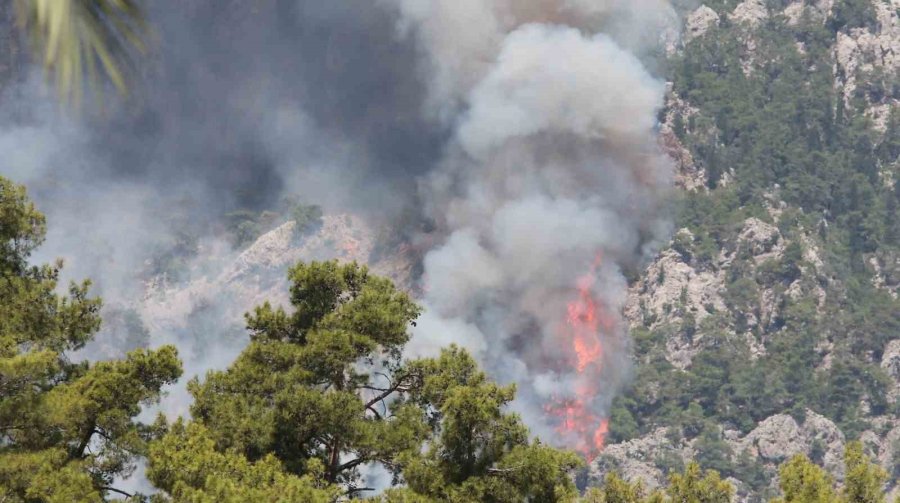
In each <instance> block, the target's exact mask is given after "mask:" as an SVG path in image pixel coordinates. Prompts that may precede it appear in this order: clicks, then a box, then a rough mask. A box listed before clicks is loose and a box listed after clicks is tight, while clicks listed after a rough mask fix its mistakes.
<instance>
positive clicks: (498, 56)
mask: <svg viewBox="0 0 900 503" xmlns="http://www.w3.org/2000/svg"><path fill="white" fill-rule="evenodd" d="M147 6H148V8H149V9H150V11H149V17H150V19H149V21H150V24H151V25H152V26H153V27H154V28H155V31H156V37H155V39H156V41H157V44H156V46H155V47H156V50H155V52H154V53H153V54H152V56H151V58H150V61H149V62H148V63H147V64H146V65H145V69H144V71H143V75H142V79H141V81H140V82H139V84H138V85H137V87H136V88H135V89H134V96H133V99H132V100H130V101H128V102H123V103H113V104H110V105H109V106H108V107H107V110H106V111H105V112H104V113H101V114H97V113H92V112H87V113H84V114H82V115H81V116H73V115H72V114H69V113H66V112H65V111H62V110H60V109H59V108H58V107H55V106H54V105H53V104H52V100H53V97H52V93H47V92H46V91H45V90H43V86H42V85H41V84H40V79H36V78H33V77H31V76H30V75H27V74H23V75H20V80H19V82H18V84H17V85H8V86H7V88H6V89H5V91H4V92H3V94H2V98H0V100H2V101H0V149H2V150H0V151H2V152H4V157H3V158H2V159H0V173H2V174H3V175H5V176H10V177H11V178H13V179H14V180H16V181H18V182H22V183H26V184H27V185H28V187H29V189H30V190H31V192H32V194H33V196H34V197H35V199H36V200H37V202H38V204H39V206H40V208H41V209H42V210H44V211H45V212H46V213H47V214H48V218H49V221H50V234H49V236H48V242H47V245H46V246H45V247H44V248H43V249H42V256H41V257H37V258H38V259H41V260H46V259H49V258H51V257H56V256H63V257H66V258H67V260H68V274H69V276H70V277H73V278H81V277H86V276H87V277H91V278H93V279H94V280H95V283H97V287H98V293H99V294H101V295H103V296H104V297H105V298H106V299H107V303H113V304H114V303H125V304H128V303H133V302H137V301H139V300H140V299H141V296H142V295H144V284H143V281H144V280H146V277H145V276H144V275H143V272H145V270H146V261H147V260H148V259H149V258H150V257H151V256H152V255H153V254H154V253H156V252H157V251H159V250H166V249H167V248H171V247H172V246H174V244H175V243H176V241H177V239H178V235H179V233H181V234H183V233H187V234H191V235H195V236H199V237H200V238H201V242H202V243H203V246H204V251H203V252H202V253H206V254H209V255H214V256H222V257H228V256H231V255H232V254H233V253H234V252H233V251H232V250H228V249H227V247H225V246H224V245H223V243H222V241H221V239H219V237H220V236H219V234H220V232H219V231H220V229H219V228H218V225H219V222H220V221H221V216H222V215H223V214H224V213H226V212H228V211H231V210H233V209H236V208H252V209H264V208H267V207H271V206H273V205H274V204H275V203H276V202H277V201H278V200H279V198H281V197H282V196H284V195H286V194H297V195H299V196H300V198H301V199H302V200H304V201H306V202H310V203H317V204H321V205H323V206H324V207H325V208H326V210H341V211H352V212H356V213H359V214H364V215H367V216H368V217H369V218H371V219H372V220H373V221H375V222H385V221H391V220H392V219H394V218H396V217H397V215H398V214H399V213H400V212H401V211H405V212H407V213H408V212H409V211H410V210H412V212H413V213H414V214H415V215H416V219H414V221H418V220H421V221H426V222H428V223H429V226H428V232H427V233H425V232H420V233H418V235H414V234H416V233H417V231H419V230H420V229H418V228H415V229H408V230H407V232H408V235H409V237H410V239H411V240H412V241H413V242H414V245H415V246H416V247H417V249H419V250H421V251H422V253H423V265H424V271H425V275H424V277H423V279H422V284H423V287H424V290H425V292H426V293H425V294H424V301H425V303H426V306H427V308H428V311H427V312H426V314H425V315H424V317H423V319H422V320H421V323H419V328H420V331H419V333H418V334H417V336H416V338H415V340H414V343H413V347H412V352H413V353H425V352H431V351H434V350H435V349H436V348H437V347H438V346H443V345H447V344H449V343H451V342H456V343H459V344H461V345H464V346H466V347H468V348H470V349H471V350H472V351H473V352H475V353H476V354H477V355H478V356H479V357H480V358H481V359H482V361H483V362H484V363H485V365H486V366H487V367H488V369H489V370H490V371H491V372H492V373H493V374H494V375H495V376H497V377H498V378H501V379H503V380H505V381H510V382H518V383H520V390H521V396H522V399H521V401H520V402H519V403H518V405H517V407H519V408H520V410H521V411H523V412H524V413H525V416H526V419H527V420H528V421H529V423H530V424H531V425H532V426H534V427H536V428H537V429H538V431H539V432H540V433H541V434H542V436H544V437H547V438H553V437H556V436H557V433H556V432H555V431H554V430H553V426H554V424H553V420H552V418H551V419H548V418H547V415H546V414H545V412H544V410H543V408H544V407H545V406H546V404H547V402H548V400H550V399H552V398H553V397H552V396H551V395H552V394H553V393H552V392H551V391H552V390H557V391H558V390H559V389H563V390H567V391H573V390H577V389H581V388H583V386H582V385H581V384H579V381H580V380H581V381H583V380H584V379H585V378H586V377H585V376H584V375H580V374H579V373H577V372H574V371H572V370H571V365H570V363H571V358H572V354H571V348H570V347H567V346H566V345H565V344H563V343H561V342H560V341H561V339H560V338H559V334H560V332H561V331H562V330H564V326H563V325H564V322H565V319H564V318H565V313H566V309H567V303H569V302H570V301H571V300H572V299H573V297H577V292H576V287H577V286H578V280H579V278H580V277H582V276H583V275H585V274H589V275H592V277H593V283H592V285H591V287H590V289H591V295H592V296H593V297H594V298H596V299H597V300H598V301H599V303H600V304H601V305H602V306H603V310H604V312H605V313H607V314H608V316H607V317H608V318H609V320H611V321H609V323H607V325H606V327H607V330H605V332H604V335H603V337H604V343H605V346H606V347H605V349H606V353H605V356H604V358H603V362H602V366H601V367H602V371H600V373H596V374H591V378H597V379H602V380H603V386H602V391H601V392H600V393H599V394H598V395H597V396H596V397H595V398H596V401H594V402H593V403H592V404H591V408H592V409H595V410H596V411H597V413H598V414H602V413H604V412H605V411H606V408H607V406H608V402H609V400H610V399H611V397H612V395H613V393H614V392H615V390H616V389H617V387H618V386H619V385H620V384H621V382H622V381H623V380H624V379H625V378H626V376H627V367H626V366H625V365H624V364H623V363H622V362H624V361H626V358H624V355H625V353H626V349H627V337H626V335H625V331H624V327H623V326H622V324H621V321H620V320H619V312H620V308H621V305H622V303H623V302H624V294H625V288H626V286H625V280H624V278H623V276H622V274H621V272H620V269H621V268H622V267H623V266H631V265H633V264H634V263H636V262H638V261H639V260H640V259H641V258H642V257H643V256H644V255H645V254H646V253H647V250H648V249H650V248H652V246H653V243H655V242H656V241H657V240H659V239H661V238H662V237H663V236H665V233H666V232H667V230H668V228H667V222H666V220H665V218H663V217H664V215H662V212H661V211H660V209H661V208H660V205H661V204H662V200H663V196H664V193H665V191H666V189H667V187H668V186H669V173H668V169H669V168H668V165H667V164H666V162H665V161H664V160H663V157H662V156H661V155H660V154H659V152H658V149H657V148H656V143H655V139H654V125H655V117H656V112H657V109H658V108H659V107H660V106H661V105H662V94H663V85H662V83H661V82H659V81H658V80H656V79H654V78H653V77H652V76H651V75H650V74H649V73H648V71H647V70H645V63H644V62H645V60H648V59H649V58H650V57H651V56H652V55H653V54H654V53H656V52H658V50H659V42H660V40H659V34H660V33H662V32H664V31H665V30H668V29H671V27H672V26H673V20H674V17H675V15H674V13H673V10H672V9H671V7H670V6H669V4H668V2H666V1H664V0H639V1H626V0H377V1H374V2H373V1H371V0H341V1H332V2H322V1H318V0H259V1H254V2H237V1H218V0H189V1H186V0H158V1H155V2H147ZM7 28H8V27H7ZM598 255H600V256H602V260H601V262H600V265H599V266H598V267H597V268H596V269H595V270H593V272H592V267H593V265H592V264H594V263H595V260H596V259H597V257H598ZM223 262H225V260H223ZM204 264H205V265H204V266H203V267H206V268H213V269H214V268H215V264H216V261H215V260H213V261H209V260H207V261H205V262H204ZM210 264H213V265H210ZM208 272H209V271H208V270H206V271H204V270H201V271H199V272H198V274H201V273H203V274H205V273H208ZM213 274H215V271H213ZM249 307H251V306H236V305H232V304H231V303H230V301H229V300H228V299H223V300H222V305H214V306H209V308H208V310H207V311H206V312H207V313H212V314H208V315H200V316H197V317H195V318H196V319H197V320H199V321H197V323H195V325H192V326H190V327H187V328H186V329H185V330H183V331H179V332H177V333H154V332H153V331H152V330H151V334H150V339H151V342H152V343H161V342H175V343H177V344H178V345H179V346H180V347H181V349H182V352H183V354H184V355H186V356H188V358H189V360H188V362H187V368H186V370H187V372H186V374H187V375H186V377H190V376H192V375H194V374H196V373H198V372H202V371H205V370H206V369H209V368H221V367H224V366H225V365H227V364H228V363H229V362H230V358H231V357H232V356H233V355H234V354H235V353H236V352H237V351H239V350H240V347H239V344H240V342H239V341H237V339H235V338H234V337H231V336H229V337H225V338H222V337H220V334H222V333H230V332H231V331H232V330H233V327H232V326H230V325H229V326H224V323H223V325H222V326H219V325H217V324H216V323H215V322H214V319H218V318H219V317H221V315H222V313H224V312H226V311H229V312H232V311H236V312H238V314H239V313H240V312H242V311H244V310H246V309H248V308H249ZM228 318H229V321H230V319H231V318H233V317H228ZM216 344H220V345H229V347H228V348H220V349H219V350H216V351H207V349H208V348H209V347H212V346H213V345H216ZM231 345H235V346H234V347H232V346H231ZM567 365H568V367H567ZM567 369H568V370H567ZM181 398H185V397H181ZM177 410H178V411H182V410H183V404H180V405H179V407H178V408H177ZM563 440H564V441H566V442H570V441H571V439H563Z"/></svg>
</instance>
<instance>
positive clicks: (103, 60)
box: [15, 0, 147, 105]
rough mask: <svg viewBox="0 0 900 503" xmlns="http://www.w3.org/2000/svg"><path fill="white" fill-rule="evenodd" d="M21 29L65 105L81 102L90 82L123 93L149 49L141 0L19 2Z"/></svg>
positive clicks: (47, 0)
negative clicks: (136, 61)
mask: <svg viewBox="0 0 900 503" xmlns="http://www.w3.org/2000/svg"><path fill="white" fill-rule="evenodd" d="M15 2H16V14H17V18H18V22H19V25H20V26H21V27H22V28H24V29H25V31H26V32H27V34H28V36H29V39H30V40H31V42H32V45H33V47H34V49H35V54H36V55H37V56H39V57H40V60H41V62H42V64H43V66H44V68H45V69H46V70H47V71H48V74H49V75H53V76H54V78H55V80H56V88H57V91H58V93H59V97H60V99H61V100H62V101H64V102H74V103H75V104H76V105H77V104H78V103H79V102H80V99H81V96H82V92H83V89H82V86H83V83H84V82H88V83H89V84H90V85H91V86H92V87H94V89H97V90H99V89H101V88H102V77H101V74H100V70H102V72H103V74H104V75H105V78H106V79H108V81H109V82H111V83H112V84H113V85H114V86H115V88H116V89H117V90H118V91H119V92H120V93H122V94H127V92H128V81H129V78H130V76H131V74H132V72H133V70H134V64H133V56H134V55H135V54H139V53H143V52H144V51H145V49H146V45H145V39H146V36H147V26H146V24H145V22H144V15H143V12H142V10H141V9H140V7H139V6H138V5H137V2H136V1H135V0H15Z"/></svg>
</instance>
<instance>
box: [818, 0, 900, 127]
mask: <svg viewBox="0 0 900 503" xmlns="http://www.w3.org/2000/svg"><path fill="white" fill-rule="evenodd" d="M873 5H874V7H875V12H876V17H877V26H875V27H874V28H869V27H865V28H854V29H852V30H850V32H849V33H838V36H837V41H836V43H835V47H834V52H835V59H836V60H837V66H838V70H839V75H840V76H842V77H843V79H842V80H839V84H842V85H843V88H844V98H845V100H849V99H850V98H851V97H852V96H853V93H854V92H855V91H856V87H857V83H856V78H857V75H858V74H859V73H862V74H870V73H872V72H873V71H875V70H876V69H877V70H880V71H882V72H884V75H887V76H888V78H890V76H892V75H896V74H897V72H898V71H900V0H889V1H888V0H885V1H876V2H873ZM896 105H897V103H896V102H894V101H889V102H878V101H876V102H872V103H870V107H869V108H868V110H867V113H868V114H869V115H870V116H871V117H872V119H873V122H874V125H875V127H876V128H879V129H882V130H883V129H884V127H885V124H886V121H887V118H888V116H889V114H890V110H891V108H892V107H895V106H896Z"/></svg>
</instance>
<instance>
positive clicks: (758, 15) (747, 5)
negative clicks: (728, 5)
mask: <svg viewBox="0 0 900 503" xmlns="http://www.w3.org/2000/svg"><path fill="white" fill-rule="evenodd" d="M767 17H769V10H768V9H767V8H766V2H765V1H764V0H744V1H743V2H741V3H740V4H738V5H737V7H735V8H734V10H733V11H732V12H731V14H729V15H728V19H729V20H730V21H731V22H732V23H735V24H745V25H747V26H748V27H751V28H755V27H757V26H759V24H760V23H762V22H763V21H764V20H765V19H766V18H767Z"/></svg>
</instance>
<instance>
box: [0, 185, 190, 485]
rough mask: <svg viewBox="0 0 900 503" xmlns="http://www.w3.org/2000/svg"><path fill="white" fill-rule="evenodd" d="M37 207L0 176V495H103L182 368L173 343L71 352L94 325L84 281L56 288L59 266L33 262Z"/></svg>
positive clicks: (94, 302)
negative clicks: (115, 355) (150, 410)
mask: <svg viewBox="0 0 900 503" xmlns="http://www.w3.org/2000/svg"><path fill="white" fill-rule="evenodd" d="M44 232H45V223H44V217H43V215H42V214H41V213H40V212H38V211H37V210H36V209H35V208H34V206H33V205H32V204H31V203H30V202H29V200H28V198H27V196H26V194H25V189H24V188H23V187H20V186H17V185H15V184H13V183H11V182H10V181H9V180H7V179H5V178H2V177H0V500H2V501H60V502H62V501H66V502H68V501H101V500H102V499H103V497H104V496H105V495H107V494H108V493H110V492H113V493H115V492H118V491H117V490H116V489H115V488H113V487H111V484H112V482H113V479H114V478H115V477H118V476H123V475H127V474H128V473H130V471H131V470H132V469H133V462H134V460H135V458H136V457H137V456H139V455H142V454H143V453H144V452H145V447H146V443H145V441H146V439H147V438H148V435H149V429H148V428H146V427H144V426H142V425H140V424H138V423H136V422H135V421H134V416H135V415H137V413H138V412H139V411H140V405H141V404H143V403H148V402H150V401H152V400H154V399H156V398H157V397H158V396H159V393H160V389H161V388H162V386H164V385H165V384H168V383H171V382H173V381H175V379H177V378H178V376H179V375H180V374H181V366H180V362H179V361H178V358H177V355H176V352H175V349H174V348H173V347H163V348H161V349H159V350H158V351H145V350H138V351H134V352H132V353H130V354H129V355H128V357H127V358H126V359H125V360H122V361H109V362H100V363H97V364H93V365H90V364H88V363H85V362H72V361H70V359H69V357H68V356H67V354H69V353H70V352H71V351H74V350H77V349H79V348H81V347H82V346H83V345H84V344H85V343H86V342H87V341H88V340H89V339H90V338H91V337H92V336H93V335H94V333H95V332H96V331H97V329H98V328H99V326H100V318H99V316H98V311H99V308H100V301H99V299H94V298H90V297H89V296H88V286H89V284H88V283H87V282H85V283H82V284H81V285H74V284H73V285H72V286H70V288H69V293H68V295H67V296H60V295H58V294H57V293H55V292H56V287H57V279H58V277H59V271H60V267H61V265H60V264H59V263H57V264H55V265H53V266H49V265H45V266H40V267H37V266H29V265H28V263H27V260H28V257H29V255H30V254H31V252H32V251H33V250H34V249H35V248H36V247H37V246H38V245H40V243H41V241H42V240H43V238H44Z"/></svg>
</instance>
